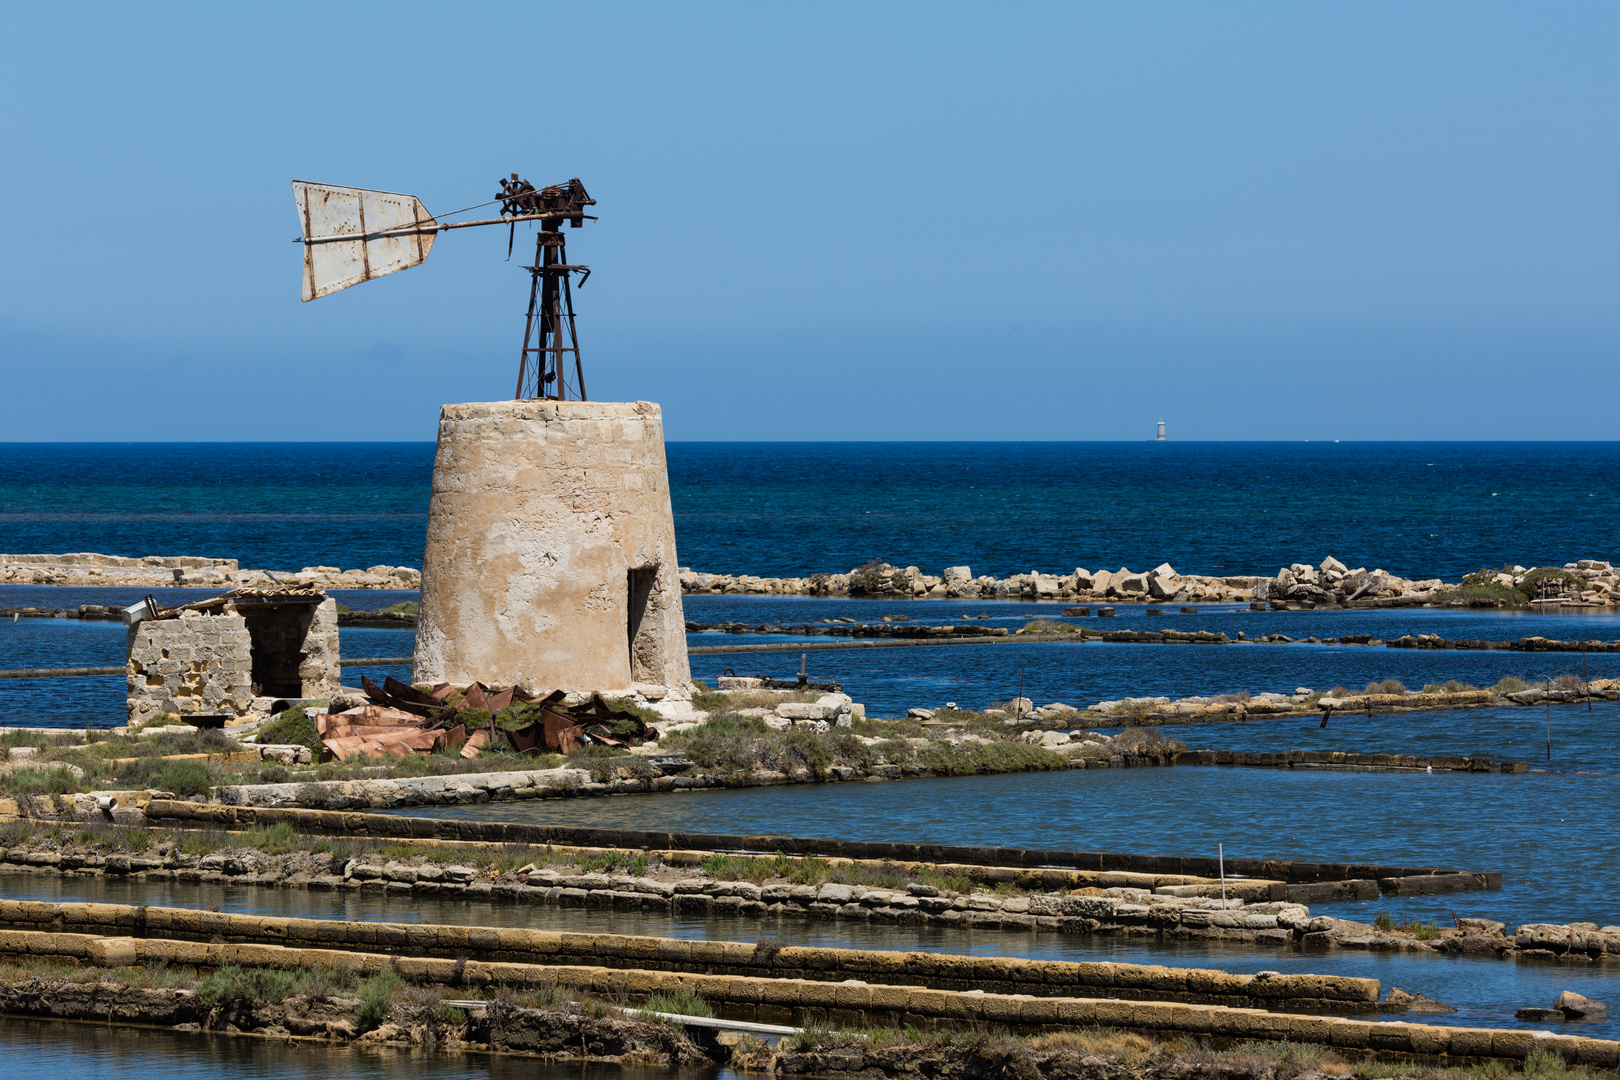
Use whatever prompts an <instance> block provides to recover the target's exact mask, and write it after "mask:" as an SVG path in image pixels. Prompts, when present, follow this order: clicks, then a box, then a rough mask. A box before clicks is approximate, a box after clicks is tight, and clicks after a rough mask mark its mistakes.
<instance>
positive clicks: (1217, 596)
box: [681, 555, 1620, 607]
mask: <svg viewBox="0 0 1620 1080" xmlns="http://www.w3.org/2000/svg"><path fill="white" fill-rule="evenodd" d="M681 589H682V591H684V592H687V593H745V594H746V593H757V594H766V595H782V596H871V597H885V598H888V597H892V598H897V599H898V598H906V597H929V598H933V599H948V598H966V599H975V598H977V599H992V598H994V599H1031V600H1043V599H1048V600H1062V599H1090V600H1095V601H1098V602H1103V601H1107V600H1122V601H1144V600H1145V601H1154V600H1163V601H1167V602H1169V601H1173V602H1177V603H1196V602H1200V601H1203V602H1211V603H1215V602H1233V601H1249V602H1254V601H1282V602H1293V603H1304V604H1336V605H1339V606H1343V607H1420V606H1423V605H1426V604H1448V605H1450V604H1455V605H1457V606H1475V607H1507V606H1512V607H1517V606H1524V605H1527V604H1530V603H1540V602H1544V601H1548V600H1555V601H1562V602H1564V603H1567V604H1576V605H1590V606H1600V607H1601V606H1608V605H1611V604H1613V603H1614V602H1615V600H1614V597H1615V596H1616V595H1620V571H1617V570H1616V569H1615V568H1614V567H1613V566H1611V565H1610V564H1609V563H1608V562H1607V561H1604V560H1601V559H1581V560H1578V561H1576V562H1572V563H1565V564H1564V565H1563V566H1560V567H1524V566H1517V565H1515V566H1507V567H1503V568H1502V569H1501V570H1495V571H1490V570H1486V571H1480V572H1479V573H1476V574H1469V575H1466V576H1465V577H1464V578H1463V580H1462V581H1460V582H1450V583H1448V582H1445V581H1442V580H1441V579H1439V578H1429V579H1425V580H1421V581H1414V580H1412V579H1410V578H1403V577H1399V576H1396V575H1394V574H1391V573H1389V572H1388V571H1386V570H1382V569H1377V568H1375V569H1372V570H1368V569H1367V568H1366V567H1355V568H1353V569H1352V568H1350V567H1347V566H1345V564H1344V563H1342V562H1340V561H1339V560H1338V559H1335V558H1333V557H1332V556H1331V555H1330V556H1328V557H1327V558H1326V559H1323V560H1322V561H1321V563H1320V564H1318V565H1316V566H1312V565H1310V564H1309V563H1294V564H1292V565H1291V566H1286V567H1282V568H1280V569H1279V570H1278V571H1277V572H1276V573H1275V574H1270V575H1264V574H1262V575H1239V576H1224V577H1212V576H1208V575H1199V574H1183V573H1181V572H1179V571H1177V570H1176V569H1175V567H1173V566H1171V565H1170V564H1169V563H1161V564H1159V565H1158V566H1156V567H1154V568H1153V569H1152V570H1148V571H1145V572H1137V571H1133V570H1131V569H1129V568H1128V567H1120V568H1119V569H1118V570H1097V571H1091V570H1087V569H1085V568H1084V567H1075V568H1074V569H1073V570H1072V571H1061V572H1059V573H1054V574H1048V573H1042V572H1040V571H1031V572H1029V573H1027V574H1014V575H1012V576H1011V577H1007V578H996V577H994V576H989V575H977V576H975V575H974V573H973V569H972V567H969V566H947V567H946V568H945V569H944V570H943V571H942V572H941V573H939V574H937V575H935V574H926V573H923V572H922V571H921V570H920V569H919V568H917V567H915V566H904V567H901V566H895V565H892V564H890V563H886V562H881V563H869V564H867V565H865V566H859V567H855V568H854V569H851V570H849V571H847V572H842V573H818V574H811V575H809V576H808V577H792V578H767V577H758V576H756V575H752V574H706V573H699V572H696V571H693V570H691V569H689V568H686V567H682V568H681Z"/></svg>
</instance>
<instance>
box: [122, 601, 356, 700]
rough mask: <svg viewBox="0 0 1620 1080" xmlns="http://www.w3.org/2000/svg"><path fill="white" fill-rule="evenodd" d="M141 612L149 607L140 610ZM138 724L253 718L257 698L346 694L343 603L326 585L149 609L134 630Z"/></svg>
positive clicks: (133, 693)
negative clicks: (341, 684) (170, 718)
mask: <svg viewBox="0 0 1620 1080" xmlns="http://www.w3.org/2000/svg"><path fill="white" fill-rule="evenodd" d="M136 610H137V611H138V610H139V609H136ZM128 657H129V659H128V668H129V674H128V675H127V676H126V677H125V678H126V682H127V685H128V688H129V691H128V707H129V722H130V723H131V724H139V723H142V722H144V721H146V720H150V719H152V718H153V717H157V716H163V715H180V716H221V715H223V716H227V717H229V716H244V715H246V714H247V713H248V712H249V711H251V710H252V709H253V702H254V699H255V698H286V699H290V700H296V699H298V698H323V697H331V696H332V695H334V694H336V693H337V692H338V677H339V669H338V625H337V603H336V601H333V600H329V599H327V598H326V594H324V593H322V592H320V591H319V590H316V589H306V588H301V587H297V586H293V587H287V588H280V589H233V590H232V591H230V592H228V593H225V594H224V595H222V596H216V597H213V598H211V599H208V600H200V601H197V602H195V603H191V604H185V605H182V606H180V607H174V608H168V609H165V610H159V611H156V612H153V613H145V612H142V613H139V614H137V615H135V616H132V625H131V626H130V628H129V653H128Z"/></svg>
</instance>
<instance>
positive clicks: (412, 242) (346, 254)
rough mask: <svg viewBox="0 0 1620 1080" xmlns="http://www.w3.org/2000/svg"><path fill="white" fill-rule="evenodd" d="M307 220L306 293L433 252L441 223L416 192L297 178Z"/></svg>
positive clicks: (407, 264) (402, 266)
mask: <svg viewBox="0 0 1620 1080" xmlns="http://www.w3.org/2000/svg"><path fill="white" fill-rule="evenodd" d="M293 198H294V200H296V202H297V203H298V220H299V221H300V222H301V223H302V224H303V226H304V299H305V300H306V301H309V300H314V299H315V298H316V297H320V296H326V295H327V294H329V293H335V292H337V291H338V290H339V289H347V288H348V287H349V286H350V285H358V284H360V283H361V282H362V281H370V280H371V279H372V278H375V277H382V276H383V275H384V274H394V273H398V272H399V271H401V270H409V269H410V268H411V267H413V266H416V265H417V264H418V263H420V262H422V260H424V259H426V258H427V257H428V252H429V251H430V250H432V248H433V238H434V237H435V236H436V235H438V230H439V228H440V226H439V224H438V222H436V221H435V220H434V219H433V215H432V214H429V213H428V212H427V208H426V207H424V206H423V205H422V200H420V199H418V198H417V197H416V196H414V195H401V194H399V193H397V192H393V191H371V190H369V189H367V188H353V187H338V186H336V185H333V184H311V183H307V182H305V181H302V180H294V181H293Z"/></svg>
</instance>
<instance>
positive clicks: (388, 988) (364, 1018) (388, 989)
mask: <svg viewBox="0 0 1620 1080" xmlns="http://www.w3.org/2000/svg"><path fill="white" fill-rule="evenodd" d="M404 988H405V980H403V979H401V978H400V977H399V976H398V975H397V974H395V973H394V972H392V971H383V972H379V973H378V974H376V975H373V976H372V977H371V978H369V979H367V980H366V981H365V982H363V983H361V984H360V1004H359V1005H358V1006H356V1008H355V1010H354V1019H355V1023H357V1024H358V1025H359V1026H360V1030H361V1031H362V1032H365V1031H371V1030H372V1029H373V1028H375V1027H377V1026H378V1025H379V1024H381V1023H382V1022H383V1021H384V1020H386V1019H388V1012H389V1010H390V1009H392V1008H393V1007H394V995H396V994H398V993H399V992H400V991H401V990H403V989H404Z"/></svg>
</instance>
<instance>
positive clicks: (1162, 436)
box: [1153, 420, 1164, 442]
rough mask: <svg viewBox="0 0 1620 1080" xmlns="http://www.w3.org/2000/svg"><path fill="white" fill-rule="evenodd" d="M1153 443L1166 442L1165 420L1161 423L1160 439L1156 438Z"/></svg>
mask: <svg viewBox="0 0 1620 1080" xmlns="http://www.w3.org/2000/svg"><path fill="white" fill-rule="evenodd" d="M1153 441H1154V442H1164V421H1163V420H1160V421H1159V434H1158V437H1157V438H1155V439H1154V440H1153Z"/></svg>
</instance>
